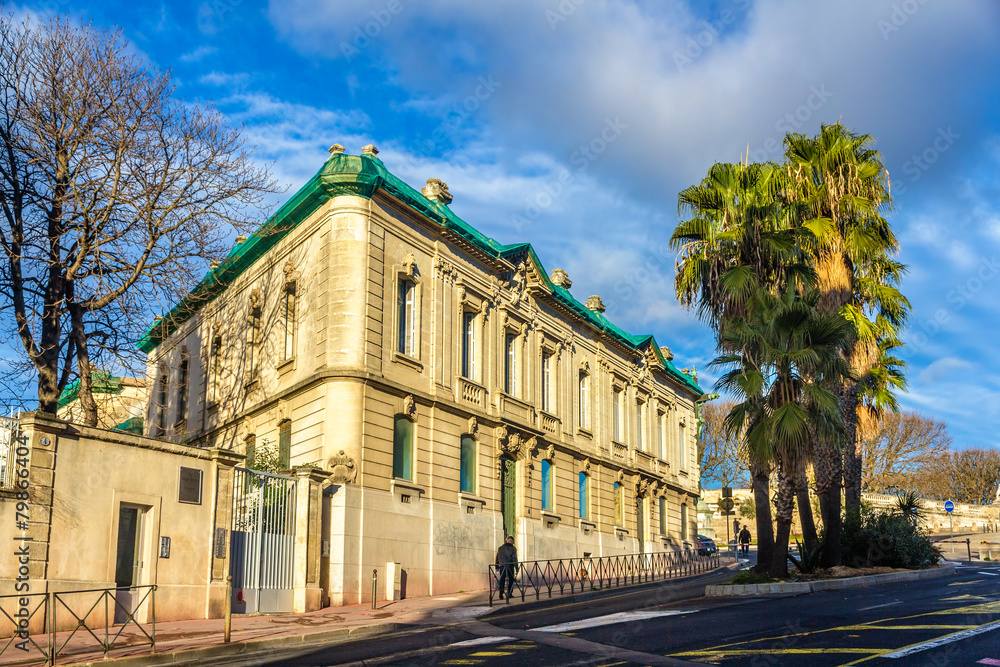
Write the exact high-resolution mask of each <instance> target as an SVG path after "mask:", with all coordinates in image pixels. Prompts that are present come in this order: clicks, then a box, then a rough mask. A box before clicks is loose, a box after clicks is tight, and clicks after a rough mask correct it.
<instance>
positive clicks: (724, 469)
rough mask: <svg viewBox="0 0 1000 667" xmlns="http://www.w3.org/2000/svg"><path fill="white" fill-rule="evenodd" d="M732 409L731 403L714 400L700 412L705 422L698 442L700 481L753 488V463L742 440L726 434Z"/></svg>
mask: <svg viewBox="0 0 1000 667" xmlns="http://www.w3.org/2000/svg"><path fill="white" fill-rule="evenodd" d="M732 408H733V402H732V401H728V402H722V403H720V402H718V401H715V402H712V403H706V404H705V405H704V406H703V407H702V409H701V414H702V418H703V419H704V420H705V425H704V430H703V431H702V434H701V439H700V440H699V447H700V448H701V451H699V454H700V455H701V456H700V458H701V479H702V480H703V481H704V480H712V481H715V482H721V483H722V485H723V486H733V487H740V488H746V487H749V486H750V462H749V460H748V459H747V456H746V451H745V449H744V447H743V445H742V438H740V437H739V436H738V435H733V434H730V433H727V430H726V427H725V420H726V415H728V414H729V411H730V410H731V409H732Z"/></svg>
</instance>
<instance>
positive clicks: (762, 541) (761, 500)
mask: <svg viewBox="0 0 1000 667" xmlns="http://www.w3.org/2000/svg"><path fill="white" fill-rule="evenodd" d="M750 479H751V486H752V487H753V500H754V505H755V506H756V512H757V516H756V521H757V565H755V566H754V569H753V571H754V572H755V573H757V574H766V573H767V572H768V570H769V568H770V566H771V554H772V552H773V551H774V527H773V526H772V525H771V469H770V467H769V466H768V465H767V464H764V463H759V462H751V463H750Z"/></svg>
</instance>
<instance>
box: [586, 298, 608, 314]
mask: <svg viewBox="0 0 1000 667" xmlns="http://www.w3.org/2000/svg"><path fill="white" fill-rule="evenodd" d="M583 305H584V306H586V307H587V309H588V310H592V311H594V312H595V313H603V312H604V310H605V308H604V301H603V300H602V299H601V297H599V296H597V295H596V294H592V295H590V298H588V299H587V302H586V303H585V304H583Z"/></svg>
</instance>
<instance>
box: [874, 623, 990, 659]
mask: <svg viewBox="0 0 1000 667" xmlns="http://www.w3.org/2000/svg"><path fill="white" fill-rule="evenodd" d="M998 628H1000V621H993V622H992V623H987V624H986V625H980V626H979V627H978V628H972V629H971V630H963V631H962V632H956V633H955V634H953V635H945V636H944V637H941V638H940V639H934V640H932V641H929V642H924V643H923V644H914V645H913V646H908V647H906V648H904V649H900V650H898V651H895V652H893V653H886V654H885V655H883V656H881V657H883V658H905V657H906V656H908V655H913V654H914V653H920V652H921V651H926V650H928V649H932V648H937V647H938V646H944V645H945V644H950V643H952V642H957V641H961V640H963V639H968V638H969V637H975V636H976V635H981V634H983V633H984V632H992V631H993V630H996V629H998Z"/></svg>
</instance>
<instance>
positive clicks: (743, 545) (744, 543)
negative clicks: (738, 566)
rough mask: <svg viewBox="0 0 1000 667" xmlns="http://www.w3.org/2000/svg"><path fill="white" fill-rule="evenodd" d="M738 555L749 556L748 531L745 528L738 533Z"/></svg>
mask: <svg viewBox="0 0 1000 667" xmlns="http://www.w3.org/2000/svg"><path fill="white" fill-rule="evenodd" d="M740 554H741V555H742V556H744V557H747V556H749V555H750V531H749V530H748V529H747V527H746V526H743V530H741V531H740Z"/></svg>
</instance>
